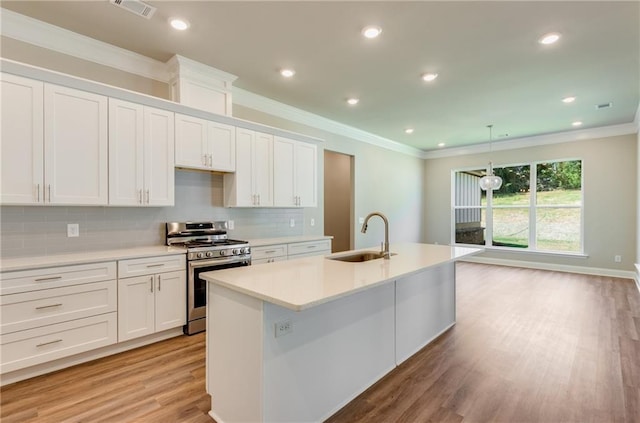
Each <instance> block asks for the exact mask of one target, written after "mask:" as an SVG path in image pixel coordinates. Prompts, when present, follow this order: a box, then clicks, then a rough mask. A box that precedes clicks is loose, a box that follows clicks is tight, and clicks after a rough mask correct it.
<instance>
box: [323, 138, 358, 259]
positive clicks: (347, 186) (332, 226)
mask: <svg viewBox="0 0 640 423" xmlns="http://www.w3.org/2000/svg"><path fill="white" fill-rule="evenodd" d="M353 165H354V157H353V156H350V155H348V154H342V153H336V152H335V151H328V150H324V233H325V235H330V236H333V242H332V246H331V252H333V253H337V252H339V251H347V250H352V249H353V169H354V167H353Z"/></svg>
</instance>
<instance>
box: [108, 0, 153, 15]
mask: <svg viewBox="0 0 640 423" xmlns="http://www.w3.org/2000/svg"><path fill="white" fill-rule="evenodd" d="M109 1H110V2H111V4H113V5H116V6H118V7H120V8H122V9H124V10H126V11H128V12H131V13H135V14H136V15H138V16H142V17H143V18H147V19H151V17H152V16H153V14H154V13H155V11H156V10H157V9H156V8H155V7H152V6H149V5H148V4H146V3H143V2H141V1H138V0H109Z"/></svg>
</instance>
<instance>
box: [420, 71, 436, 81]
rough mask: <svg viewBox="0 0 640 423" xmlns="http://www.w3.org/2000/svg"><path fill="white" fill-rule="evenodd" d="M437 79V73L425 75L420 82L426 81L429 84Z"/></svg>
mask: <svg viewBox="0 0 640 423" xmlns="http://www.w3.org/2000/svg"><path fill="white" fill-rule="evenodd" d="M437 77H438V74H437V73H425V74H423V75H422V80H423V81H427V82H431V81H433V80H434V79H436V78H437Z"/></svg>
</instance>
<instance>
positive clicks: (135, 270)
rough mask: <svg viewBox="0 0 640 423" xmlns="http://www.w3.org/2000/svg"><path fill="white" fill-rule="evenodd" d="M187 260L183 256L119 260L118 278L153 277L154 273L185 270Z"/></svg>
mask: <svg viewBox="0 0 640 423" xmlns="http://www.w3.org/2000/svg"><path fill="white" fill-rule="evenodd" d="M186 261H187V258H186V256H185V255H184V254H178V255H173V256H158V257H145V258H140V259H131V260H119V261H118V278H130V277H132V276H143V275H154V274H156V273H163V272H172V271H174V270H185V269H186V268H187V265H186Z"/></svg>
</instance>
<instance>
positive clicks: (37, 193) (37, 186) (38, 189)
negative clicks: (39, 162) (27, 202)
mask: <svg viewBox="0 0 640 423" xmlns="http://www.w3.org/2000/svg"><path fill="white" fill-rule="evenodd" d="M36 195H37V196H38V198H37V200H36V202H38V203H39V202H40V184H38V185H36Z"/></svg>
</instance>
